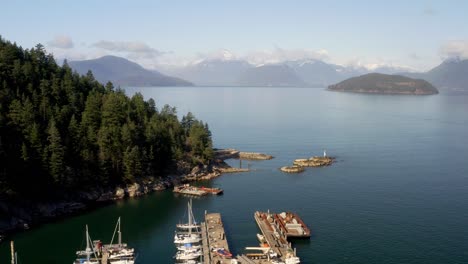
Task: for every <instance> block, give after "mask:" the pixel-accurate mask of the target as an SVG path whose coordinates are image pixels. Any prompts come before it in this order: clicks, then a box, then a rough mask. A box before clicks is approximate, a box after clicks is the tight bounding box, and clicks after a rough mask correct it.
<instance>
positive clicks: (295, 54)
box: [243, 47, 329, 65]
mask: <svg viewBox="0 0 468 264" xmlns="http://www.w3.org/2000/svg"><path fill="white" fill-rule="evenodd" d="M243 57H244V59H245V60H247V61H248V62H250V63H252V64H255V65H259V64H271V63H280V62H284V61H294V60H304V59H316V60H328V59H329V55H328V51H327V50H325V49H321V50H310V49H282V48H279V47H276V48H274V49H273V50H261V51H251V52H248V53H247V54H246V55H245V56H243Z"/></svg>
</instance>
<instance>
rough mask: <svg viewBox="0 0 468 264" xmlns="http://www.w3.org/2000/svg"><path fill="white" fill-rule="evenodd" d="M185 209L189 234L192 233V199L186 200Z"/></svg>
mask: <svg viewBox="0 0 468 264" xmlns="http://www.w3.org/2000/svg"><path fill="white" fill-rule="evenodd" d="M187 210H188V212H187V215H188V225H189V234H192V199H190V201H189V202H188V205H187Z"/></svg>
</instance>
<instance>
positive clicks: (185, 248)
mask: <svg viewBox="0 0 468 264" xmlns="http://www.w3.org/2000/svg"><path fill="white" fill-rule="evenodd" d="M200 248H201V246H200V245H192V244H190V243H188V244H185V245H182V246H178V247H177V250H179V251H191V250H194V249H200Z"/></svg>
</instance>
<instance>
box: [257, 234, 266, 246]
mask: <svg viewBox="0 0 468 264" xmlns="http://www.w3.org/2000/svg"><path fill="white" fill-rule="evenodd" d="M257 238H258V241H260V243H262V244H263V243H266V240H265V237H264V236H263V235H261V234H257Z"/></svg>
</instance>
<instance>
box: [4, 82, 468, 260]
mask: <svg viewBox="0 0 468 264" xmlns="http://www.w3.org/2000/svg"><path fill="white" fill-rule="evenodd" d="M136 91H140V92H141V93H142V94H143V95H144V96H145V98H150V97H152V98H154V99H155V101H156V103H157V105H158V106H162V105H163V104H165V103H168V104H170V105H174V106H177V107H178V111H179V113H181V114H184V113H186V112H187V111H192V112H193V113H194V114H195V115H196V116H197V117H199V118H201V119H203V120H204V121H207V122H208V123H209V125H210V128H211V130H212V132H213V135H214V141H215V145H216V147H221V148H222V147H233V148H238V149H241V150H245V151H258V152H265V153H268V154H272V155H274V156H275V157H276V158H275V159H273V160H270V161H261V162H250V166H251V168H252V169H253V170H252V171H251V172H249V173H243V174H228V175H223V176H221V177H219V178H217V179H215V180H213V181H211V182H207V183H202V184H204V185H212V186H218V187H222V188H223V189H224V190H225V194H224V195H223V196H220V197H206V198H201V199H195V200H194V202H193V207H194V210H195V213H196V215H197V216H198V219H201V216H202V215H203V213H204V211H205V210H208V211H216V212H221V213H222V215H223V219H224V223H225V226H226V230H227V233H228V240H229V243H230V246H231V249H232V251H234V253H242V252H243V249H244V247H246V246H256V245H257V239H256V237H255V234H256V233H257V232H258V230H257V227H256V224H255V222H254V219H253V213H254V211H256V210H267V209H270V210H274V211H284V210H291V211H296V212H298V213H299V214H300V215H301V216H302V218H303V220H304V221H305V222H306V223H307V224H308V225H309V227H310V228H311V229H312V237H311V239H310V240H302V241H297V242H296V243H294V246H295V247H296V248H297V254H298V256H299V257H300V258H301V259H302V260H303V263H356V264H357V263H424V264H428V263H438V264H439V263H468V229H467V226H468V139H467V135H468V96H448V95H436V96H422V97H418V96H380V95H363V94H347V93H336V92H327V91H324V90H322V89H306V88H235V87H233V88H218V87H212V88H202V87H200V88H195V87H189V88H173V87H171V88H138V89H128V90H127V92H128V93H129V94H132V93H134V92H136ZM323 149H326V150H327V153H328V154H329V155H333V156H336V157H337V163H336V164H334V165H333V166H331V167H326V168H310V169H307V170H306V171H305V172H304V173H302V174H284V173H282V172H280V171H279V170H278V168H279V167H281V166H284V165H287V164H290V163H291V162H292V160H293V159H295V158H300V157H309V156H312V155H320V154H321V153H322V151H323ZM232 163H233V164H234V165H237V163H238V162H237V161H232ZM244 165H246V162H244ZM186 202H187V198H184V197H175V196H174V195H173V194H172V193H171V192H169V191H168V192H161V193H154V194H151V195H148V196H146V197H143V198H139V199H129V200H126V201H120V202H118V203H117V204H114V205H110V206H107V207H104V208H100V209H98V210H95V211H92V212H89V213H87V214H85V215H80V216H76V217H72V218H69V219H66V220H62V221H58V222H56V223H51V224H47V225H44V226H42V227H40V228H37V229H34V230H31V231H29V232H26V233H22V234H18V235H17V236H16V237H15V242H16V244H17V249H18V253H19V257H20V263H25V264H26V263H49V264H50V263H71V262H72V261H73V258H74V251H75V250H77V249H78V248H79V247H80V245H83V244H84V239H83V229H84V224H86V223H88V224H89V225H90V231H91V235H92V237H93V239H96V238H100V239H104V240H109V239H110V238H111V236H112V232H113V228H114V223H115V221H116V218H117V217H118V216H122V224H123V232H124V235H123V236H124V240H126V241H127V242H128V243H129V244H130V245H132V246H134V247H136V248H137V249H138V252H139V258H138V263H141V264H143V263H148V264H149V263H172V262H173V260H172V256H173V255H174V253H175V250H174V247H173V244H172V238H173V232H174V226H175V224H176V223H178V222H179V221H180V220H182V218H183V217H184V211H185V206H186ZM8 257H9V253H8V245H7V244H5V243H4V244H2V245H0V263H8V262H7V261H8Z"/></svg>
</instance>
